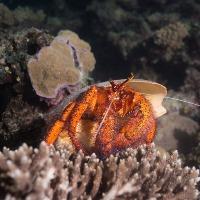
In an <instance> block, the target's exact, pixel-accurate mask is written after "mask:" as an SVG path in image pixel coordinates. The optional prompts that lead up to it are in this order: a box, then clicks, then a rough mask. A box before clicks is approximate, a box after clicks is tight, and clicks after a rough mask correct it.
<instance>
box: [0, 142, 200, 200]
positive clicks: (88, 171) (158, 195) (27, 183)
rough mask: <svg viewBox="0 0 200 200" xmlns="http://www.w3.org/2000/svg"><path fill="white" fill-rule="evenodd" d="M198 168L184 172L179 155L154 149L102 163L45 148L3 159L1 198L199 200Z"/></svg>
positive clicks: (0, 162)
mask: <svg viewBox="0 0 200 200" xmlns="http://www.w3.org/2000/svg"><path fill="white" fill-rule="evenodd" d="M198 175H199V171H198V170H196V169H195V168H188V167H185V168H182V167H181V161H180V159H179V158H178V154H177V152H174V153H173V154H172V155H171V156H170V157H169V158H166V157H165V156H164V157H163V156H161V155H160V154H159V152H158V151H157V150H156V149H155V147H154V145H153V144H152V145H150V146H141V147H139V148H138V149H128V150H126V151H125V152H122V153H120V154H117V155H115V156H113V155H111V156H110V157H109V158H108V159H106V160H104V161H100V160H99V159H98V158H96V156H95V155H94V154H93V155H91V156H84V155H83V154H82V153H81V152H79V153H77V154H74V153H70V150H67V149H62V150H61V149H60V150H55V149H54V147H52V146H51V147H49V146H47V145H46V144H45V143H41V144H40V147H39V149H33V148H32V147H28V146H27V145H25V144H24V145H23V146H21V147H20V148H19V149H17V150H16V151H10V150H9V149H6V148H4V150H3V152H1V153H0V189H1V191H3V192H1V198H7V199H21V198H26V199H168V200H169V199H171V200H172V199H176V200H178V199H180V200H182V199H185V200H187V199H188V200H189V199H190V200H192V199H196V198H197V195H198V191H197V190H196V189H195V187H196V183H197V182H198V180H199V178H198Z"/></svg>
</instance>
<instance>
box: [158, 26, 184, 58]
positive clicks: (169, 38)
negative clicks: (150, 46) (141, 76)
mask: <svg viewBox="0 0 200 200" xmlns="http://www.w3.org/2000/svg"><path fill="white" fill-rule="evenodd" d="M187 35H188V30H187V28H186V26H185V25H184V24H183V23H181V22H176V23H173V24H169V25H167V26H166V27H163V28H161V29H160V30H158V31H156V32H155V36H154V42H155V44H157V45H158V46H160V47H162V48H164V49H165V50H164V51H165V56H166V60H170V58H171V56H172V54H173V53H174V52H175V51H176V50H177V49H180V48H181V47H182V46H183V39H184V38H185V37H186V36H187Z"/></svg>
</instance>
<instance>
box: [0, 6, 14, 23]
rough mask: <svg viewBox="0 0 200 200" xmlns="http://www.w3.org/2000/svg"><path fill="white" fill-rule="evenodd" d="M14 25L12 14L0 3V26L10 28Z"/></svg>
mask: <svg viewBox="0 0 200 200" xmlns="http://www.w3.org/2000/svg"><path fill="white" fill-rule="evenodd" d="M14 23H15V19H14V15H13V13H12V12H11V11H10V10H9V9H8V8H7V7H6V6H5V5H4V4H2V3H0V25H1V26H2V25H3V26H12V25H13V24H14Z"/></svg>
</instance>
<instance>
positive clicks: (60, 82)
mask: <svg viewBox="0 0 200 200" xmlns="http://www.w3.org/2000/svg"><path fill="white" fill-rule="evenodd" d="M94 65H95V58H94V55H93V53H92V52H91V48H90V45H89V44H88V43H86V42H85V41H83V40H81V39H80V38H79V37H78V35H77V34H75V33H74V32H71V31H61V32H60V33H59V34H58V36H57V37H55V38H54V40H53V41H52V43H51V45H50V46H48V47H43V48H42V49H41V50H40V51H39V52H38V54H37V55H36V58H31V59H30V60H29V62H28V65H27V67H28V73H29V76H30V79H31V83H32V86H33V88H34V89H35V92H36V94H37V95H39V96H41V97H45V98H56V97H57V95H58V93H59V92H61V91H62V90H63V89H67V91H68V92H71V91H72V90H73V89H74V88H78V87H77V85H80V84H81V82H82V81H83V79H84V78H85V77H86V76H87V75H88V73H89V72H91V71H92V70H93V69H94ZM61 93H62V92H61Z"/></svg>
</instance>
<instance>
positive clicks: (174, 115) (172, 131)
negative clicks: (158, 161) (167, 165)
mask: <svg viewBox="0 0 200 200" xmlns="http://www.w3.org/2000/svg"><path fill="white" fill-rule="evenodd" d="M199 128H200V127H199V124H198V123H197V122H196V121H194V120H192V119H190V118H189V117H185V116H183V115H180V114H178V112H171V113H169V114H167V115H165V116H163V117H162V118H161V119H159V120H158V130H157V136H156V139H155V143H156V144H158V145H159V146H161V147H163V148H164V149H165V150H167V151H169V150H175V149H179V148H181V147H180V143H181V142H183V141H181V140H184V139H185V140H186V141H187V140H188V137H187V136H189V135H190V136H191V135H192V134H194V133H195V132H196V131H197V130H198V129H199ZM184 136H185V137H184ZM185 143H187V142H185ZM188 146H189V144H188ZM186 148H188V147H186Z"/></svg>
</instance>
